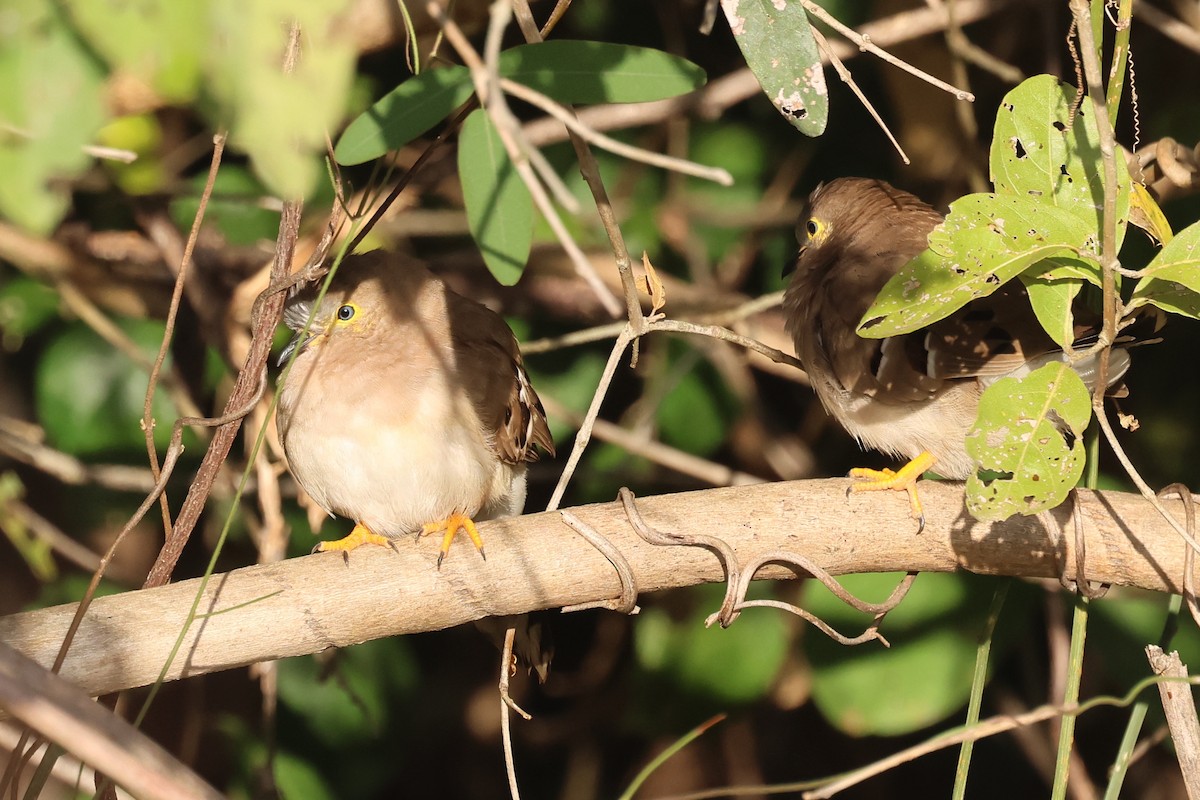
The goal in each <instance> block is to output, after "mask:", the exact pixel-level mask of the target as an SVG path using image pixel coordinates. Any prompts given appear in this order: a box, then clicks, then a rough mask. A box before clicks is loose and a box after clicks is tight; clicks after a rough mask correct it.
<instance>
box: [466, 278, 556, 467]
mask: <svg viewBox="0 0 1200 800" xmlns="http://www.w3.org/2000/svg"><path fill="white" fill-rule="evenodd" d="M446 298H447V304H446V305H447V311H448V314H449V322H450V329H451V333H452V338H453V341H454V350H455V360H456V363H457V368H458V372H459V374H460V375H463V376H469V378H466V379H464V380H463V381H461V383H462V385H463V386H464V387H465V388H466V391H467V393H468V395H469V396H470V398H471V401H472V402H473V403H474V405H475V410H476V413H477V414H478V415H479V418H480V420H481V421H482V422H483V424H484V428H485V431H486V433H487V434H488V435H489V437H490V441H491V443H492V447H493V448H494V449H495V451H496V455H497V456H499V458H500V459H502V460H503V461H506V462H508V463H510V464H517V463H520V462H522V461H536V460H537V459H538V451H537V447H540V448H541V449H542V450H544V451H546V452H547V453H549V454H550V455H554V440H553V438H552V437H551V436H550V427H549V425H548V424H547V422H546V412H545V410H544V409H543V408H542V401H541V400H540V399H539V398H538V396H537V392H536V391H534V388H533V385H532V384H531V383H530V381H529V375H528V374H527V373H526V372H525V367H524V365H523V363H522V358H521V351H520V348H519V347H518V346H517V339H516V337H515V336H513V333H512V330H511V329H510V328H509V327H508V325H507V324H506V323H505V322H504V320H503V319H501V318H500V317H499V316H498V315H497V314H495V313H494V312H493V311H491V310H490V309H488V308H486V307H484V306H482V305H480V304H479V303H476V302H474V301H473V300H468V299H467V298H465V297H462V296H460V295H458V294H455V293H454V292H453V291H450V290H449V289H447V290H446ZM535 445H536V447H535Z"/></svg>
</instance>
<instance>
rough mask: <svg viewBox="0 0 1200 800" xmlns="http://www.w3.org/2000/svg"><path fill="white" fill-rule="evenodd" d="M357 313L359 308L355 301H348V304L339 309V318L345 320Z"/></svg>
mask: <svg viewBox="0 0 1200 800" xmlns="http://www.w3.org/2000/svg"><path fill="white" fill-rule="evenodd" d="M356 313H358V308H357V307H355V306H354V304H353V303H346V305H344V306H342V307H341V308H339V309H338V310H337V318H338V319H339V320H341V321H342V322H345V321H346V320H349V319H352V318H353V317H354V315H355V314H356Z"/></svg>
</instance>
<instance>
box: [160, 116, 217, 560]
mask: <svg viewBox="0 0 1200 800" xmlns="http://www.w3.org/2000/svg"><path fill="white" fill-rule="evenodd" d="M225 136H226V135H225V132H224V131H218V132H217V134H216V136H214V137H213V153H212V159H211V161H210V162H209V165H208V178H207V180H205V182H204V190H203V191H202V192H201V193H200V203H199V205H197V207H196V215H195V216H194V217H193V218H192V229H191V231H189V232H188V238H187V243H186V244H185V245H184V246H183V258H182V259H181V260H180V262H179V271H178V273H176V275H175V286H174V288H173V289H172V290H171V304H170V306H169V307H168V308H167V320H166V324H165V328H164V329H163V336H162V343H161V344H159V346H158V355H157V356H155V358H154V366H152V367H151V368H150V380H149V381H148V382H147V384H146V400H145V403H144V405H143V406H142V432H143V433H144V434H145V436H146V457H147V458H148V459H149V460H150V472H151V474H153V475H154V478H155V480H157V479H158V450H157V448H156V447H155V444H154V424H155V422H154V394H155V392H156V391H158V376H159V373H161V372H162V366H163V362H164V361H166V359H167V351H168V350H169V349H170V347H171V337H173V336H174V335H175V320H176V318H177V317H178V315H179V303H180V301H181V300H182V299H183V284H184V281H186V280H187V274H188V268H189V267H190V266H191V263H192V253H193V252H195V249H196V240H197V239H199V238H200V226H201V225H203V224H204V213H205V212H206V211H207V210H208V199H209V198H210V197H212V192H213V186H215V185H216V182H217V171H218V170H220V168H221V155H222V154H223V153H224V152H225ZM189 416H198V415H196V414H191V415H189ZM158 499H159V506H160V507H161V508H162V520H163V531H164V533H165V536H166V538H167V539H170V538H171V505H170V501H169V500H168V499H167V493H166V492H163V493H162V494H160V495H159V498H158Z"/></svg>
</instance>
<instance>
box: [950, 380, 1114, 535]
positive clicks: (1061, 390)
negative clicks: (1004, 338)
mask: <svg viewBox="0 0 1200 800" xmlns="http://www.w3.org/2000/svg"><path fill="white" fill-rule="evenodd" d="M1091 414H1092V407H1091V396H1090V395H1089V393H1088V390H1087V387H1086V386H1084V383H1083V381H1082V380H1081V379H1080V377H1079V375H1078V374H1076V372H1075V371H1074V370H1073V369H1071V367H1070V365H1068V364H1065V363H1052V364H1047V365H1046V366H1044V367H1041V368H1040V369H1037V370H1035V371H1034V372H1032V373H1030V374H1029V375H1028V376H1026V377H1024V378H1001V379H1000V380H998V381H996V382H995V383H994V384H992V385H991V386H989V387H988V388H987V389H986V390H985V391H984V393H983V396H982V397H981V398H980V400H979V418H978V420H977V421H976V423H975V426H974V427H973V428H972V429H971V432H970V433H969V434H967V440H966V445H967V453H968V454H969V455H970V456H971V458H972V459H974V461H975V464H976V465H977V469H976V471H975V472H974V473H973V474H972V475H970V476H969V477H968V478H967V508H968V510H970V512H971V514H972V515H973V516H975V518H976V519H981V520H1000V519H1007V518H1008V517H1011V516H1012V515H1013V514H1027V515H1028V514H1036V513H1037V512H1039V511H1042V510H1044V509H1047V508H1053V507H1054V506H1057V505H1058V504H1059V503H1061V502H1062V501H1063V500H1064V499H1065V498H1066V496H1067V492H1069V491H1070V490H1071V489H1072V488H1073V487H1074V486H1075V485H1076V484H1077V483H1078V482H1079V477H1080V476H1081V475H1082V474H1083V466H1084V458H1085V454H1084V447H1083V442H1082V438H1083V431H1084V428H1086V427H1087V424H1088V421H1089V420H1090V419H1091Z"/></svg>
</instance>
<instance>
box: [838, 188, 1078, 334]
mask: <svg viewBox="0 0 1200 800" xmlns="http://www.w3.org/2000/svg"><path fill="white" fill-rule="evenodd" d="M1092 234H1093V232H1092V230H1091V229H1090V228H1089V227H1088V225H1087V224H1086V223H1085V222H1083V221H1082V220H1080V219H1079V218H1078V217H1077V216H1075V215H1073V214H1071V213H1069V212H1067V211H1064V210H1062V209H1060V208H1055V207H1054V206H1050V205H1047V204H1046V203H1043V202H1040V201H1037V200H1034V199H1032V198H1029V197H1019V196H1014V195H994V194H969V195H967V196H966V197H962V198H960V199H958V200H956V201H955V202H954V203H951V204H950V213H949V215H947V217H946V220H945V221H944V222H943V223H942V224H941V225H939V226H937V228H935V229H934V230H933V232H932V233H930V234H929V249H928V250H926V251H924V252H923V253H921V254H920V255H919V256H917V257H916V258H914V259H913V260H912V261H910V262H908V263H907V264H905V265H904V267H903V268H901V270H900V271H899V272H898V273H897V274H895V275H894V276H892V278H891V280H889V281H888V282H887V284H886V285H885V286H884V287H883V290H882V291H880V293H879V296H878V297H877V298H876V299H875V302H874V303H873V304H872V306H871V307H870V308H869V309H867V313H866V314H864V315H863V318H862V321H861V322H860V323H859V327H858V333H859V335H860V336H865V337H867V338H869V339H882V338H884V337H887V336H896V335H898V334H902V333H910V332H912V331H915V330H918V329H919V328H923V327H925V326H926V325H929V324H931V323H934V322H937V321H938V320H940V319H943V318H945V317H947V316H949V315H950V314H952V313H954V312H955V311H957V310H958V309H960V308H962V307H963V306H964V305H966V304H967V303H969V302H971V301H972V300H976V299H978V298H980V297H987V296H988V295H990V294H991V293H992V292H994V291H996V289H998V288H1000V286H1002V285H1003V284H1005V283H1006V282H1008V281H1009V280H1010V279H1012V278H1015V277H1016V276H1017V275H1019V274H1020V273H1022V272H1023V271H1025V270H1026V269H1028V268H1029V267H1030V266H1032V265H1034V264H1036V263H1038V262H1039V261H1042V260H1043V259H1046V258H1049V257H1050V256H1054V255H1060V254H1072V255H1074V254H1076V253H1077V252H1078V251H1079V250H1087V249H1088V248H1090V247H1091V246H1092V241H1093V239H1092Z"/></svg>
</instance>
